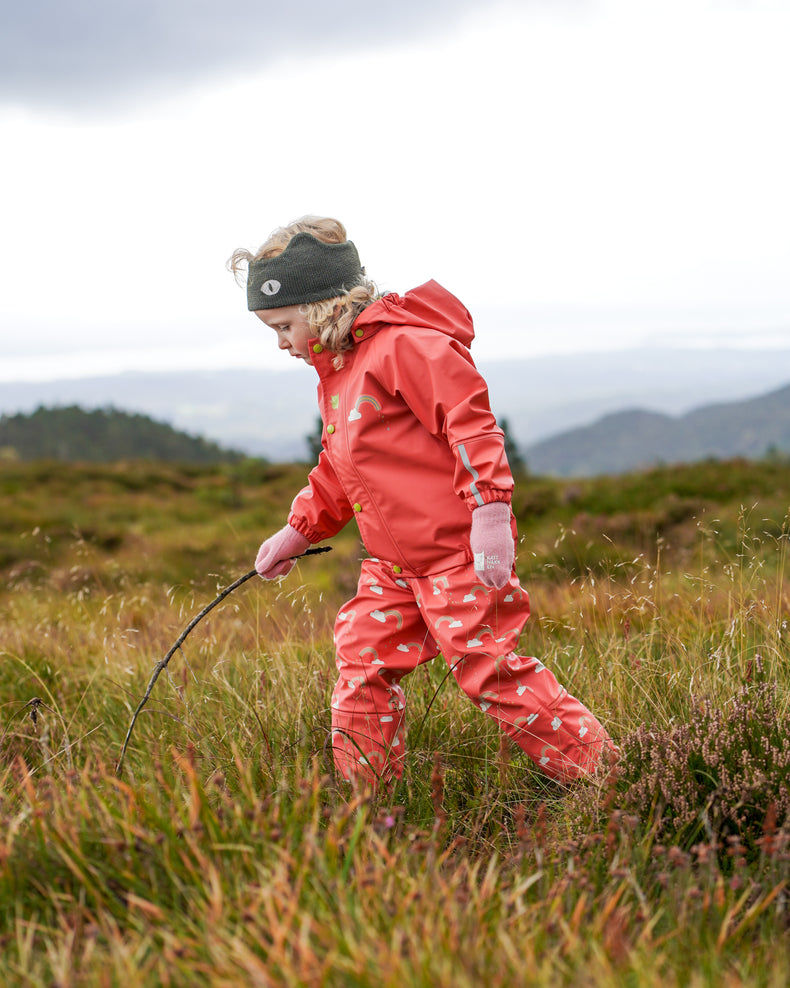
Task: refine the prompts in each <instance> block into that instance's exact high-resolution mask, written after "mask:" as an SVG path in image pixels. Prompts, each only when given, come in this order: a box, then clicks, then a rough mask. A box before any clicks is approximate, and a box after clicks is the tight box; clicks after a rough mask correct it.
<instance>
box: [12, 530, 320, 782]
mask: <svg viewBox="0 0 790 988" xmlns="http://www.w3.org/2000/svg"><path fill="white" fill-rule="evenodd" d="M331 548H332V546H330V545H323V546H320V547H318V548H313V549H307V550H306V551H305V552H303V553H300V555H298V556H291V559H301V558H302V557H303V556H315V555H317V554H318V553H320V552H329V550H330V549H331ZM257 575H258V571H257V570H254V569H252V570H250V572H249V573H245V574H244V576H240V577H239V578H238V580H236V582H235V583H231V585H230V586H229V587H225V589H224V590H223V591H222V593H221V594H219V595H218V596H217V597H215V598H214V600H212V601H211V603H210V604H209V605H208V606H207V607H204V608H203V610H202V611H201V612H200V614H198V615H197V616H196V617H194V618H192V620H191V621H190V622H189V624H188V625H187V626H186V628H184V630H183V631H182V632H181V634H180V635H179V636H178V639H177V640H176V641H175V642H174V643H173V646H172V647H171V649H170V651H169V652H168V653H167V655H166V656H165V657H164V658H163V659H160V661H159V662H157V664H156V666H155V667H154V673H153V675H152V676H151V680H150V682H149V683H148V687H147V689H146V691H145V693H144V694H143V698H142V700H140V702H139V703H138V704H137V709H136V710H135V712H134V714H133V715H132V721H131V723H130V724H129V730H128V731H127V732H126V738H125V740H124V742H123V748H121V756H120V758H119V759H118V764H117V765H116V766H115V774H116V776H120V774H121V772H122V771H123V761H124V758H125V757H126V749H127V748H128V746H129V739H130V738H131V736H132V731H133V730H134V725H135V723H136V722H137V718H138V716H139V714H140V711H141V710H142V709H143V707H144V706H145V705H146V703H147V702H148V698H149V697H150V696H151V691H152V690H153V688H154V683H155V682H156V681H157V679H158V678H159V674H160V673H161V672H162V670H163V669H166V668H167V664H168V662H169V661H170V659H171V658H172V657H173V655H174V654H175V653H176V652H177V651H178V650H179V648H181V646H182V645H183V644H184V641H185V640H186V637H187V635H188V634H189V633H190V631H192V629H193V628H194V627H195V625H197V624H198V623H199V622H200V621H202V620H203V618H204V617H205V616H206V615H207V614H208V613H209V611H211V610H213V609H214V608H215V607H216V606H217V604H220V603H222V601H223V600H224V599H225V598H226V597H227V596H228V595H229V594H232V593H233V591H234V590H238V588H239V587H240V586H241V585H242V584H244V583H246V582H247V581H248V580H251V579H252V578H253V577H254V576H257ZM31 702H32V701H31Z"/></svg>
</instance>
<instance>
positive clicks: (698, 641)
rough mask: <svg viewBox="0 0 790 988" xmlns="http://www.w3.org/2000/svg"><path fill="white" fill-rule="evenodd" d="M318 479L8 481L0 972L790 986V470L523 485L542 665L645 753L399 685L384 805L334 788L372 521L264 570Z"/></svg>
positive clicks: (523, 562)
mask: <svg viewBox="0 0 790 988" xmlns="http://www.w3.org/2000/svg"><path fill="white" fill-rule="evenodd" d="M303 476H304V467H303V466H298V465H276V466H275V465H266V464H263V463H260V462H252V461H241V462H237V463H232V464H224V465H212V466H200V465H192V466H187V465H173V464H167V463H151V462H134V463H116V464H86V463H82V464H67V463H56V462H53V461H39V462H35V463H15V462H6V463H2V464H0V508H1V509H2V510H0V573H2V582H1V583H0V613H2V620H1V621H0V983H2V984H5V985H16V984H19V985H33V986H39V985H41V986H45V985H46V986H52V985H58V986H62V988H65V986H71V985H87V986H104V985H108V986H109V985H124V986H125V988H133V986H138V985H139V986H143V985H145V986H149V985H190V986H194V985H226V986H231V985H234V986H236V985H262V986H268V985H326V986H348V985H352V986H363V985H364V986H367V985H377V986H379V985H384V986H395V985H398V986H401V985H410V986H448V988H449V986H453V988H457V986H461V988H463V986H467V985H468V986H475V988H477V986H478V985H480V984H485V985H490V986H497V985H503V986H504V985H508V986H511V985H536V986H538V985H539V986H549V985H552V986H553V985H560V984H562V985H566V984H567V985H582V984H583V985H612V986H615V985H633V986H645V988H653V986H659V985H661V986H662V988H666V986H680V985H683V986H689V985H691V986H695V985H717V986H726V988H730V986H739V985H761V986H774V985H776V986H778V985H782V986H784V985H786V984H787V983H788V980H790V955H789V954H788V936H789V934H788V925H789V923H790V899H789V898H788V896H789V895H790V886H789V884H788V883H790V818H789V816H788V813H789V811H790V799H789V797H788V793H789V792H790V789H789V788H788V782H789V781H790V731H788V685H789V683H790V673H788V643H787V638H788V623H787V622H788V614H787V611H788V593H789V590H790V585H789V583H788V573H787V542H788V537H789V535H790V528H789V526H790V519H789V518H788V508H789V507H790V467H788V465H787V464H783V463H781V462H762V463H750V462H746V461H731V462H726V463H717V462H709V463H698V464H694V465H688V466H682V467H675V468H662V469H656V470H651V471H648V472H643V473H635V474H630V475H627V476H623V477H617V478H597V479H590V480H574V481H572V482H571V481H564V482H561V481H555V480H548V479H544V478H540V477H524V478H521V480H520V481H519V484H518V490H517V495H516V498H515V502H514V509H515V511H516V514H517V516H518V520H519V530H520V536H521V543H520V546H519V557H518V570H519V573H520V575H521V577H522V580H523V582H524V585H525V586H526V588H527V589H528V590H529V592H530V597H531V601H532V607H533V615H532V618H531V620H530V621H529V623H528V625H527V628H526V630H525V633H524V641H523V643H522V644H523V649H524V650H525V651H526V652H527V653H529V654H535V655H538V656H540V657H541V658H542V659H543V661H545V662H546V663H547V664H549V665H551V666H552V667H553V668H555V669H556V670H557V672H558V675H559V678H560V679H561V680H562V681H563V682H564V683H565V684H566V685H567V686H568V688H569V689H571V691H572V692H575V693H576V694H577V695H579V696H581V697H583V698H584V700H585V702H587V703H589V705H590V706H591V707H592V709H594V710H595V711H596V713H597V714H598V715H599V716H600V717H601V719H602V720H603V721H604V722H605V724H606V725H607V727H608V728H609V729H610V731H611V732H612V734H613V735H614V736H615V737H616V739H617V740H618V742H619V744H620V745H621V748H622V759H621V761H620V763H619V764H618V765H617V766H616V767H615V768H613V770H612V771H611V772H610V773H609V774H608V775H606V776H605V777H604V778H602V779H601V780H598V781H595V782H590V783H587V784H583V785H581V786H578V787H576V788H573V789H566V788H563V787H562V786H560V785H558V784H556V783H552V782H550V781H548V780H546V779H545V778H544V777H543V776H541V775H540V774H539V773H538V772H537V771H536V770H535V769H534V768H533V767H532V766H531V765H530V764H529V763H528V762H527V761H526V760H525V758H524V756H523V755H522V754H521V752H520V751H519V750H518V749H515V748H514V747H513V746H511V744H510V742H509V741H508V740H507V739H504V738H503V737H502V736H500V734H499V732H498V731H497V729H496V727H495V726H493V725H492V724H491V723H490V722H489V721H488V720H487V719H486V718H485V717H484V716H483V715H482V714H481V713H480V712H479V711H477V710H475V709H474V708H473V707H472V705H471V704H469V703H468V702H467V701H465V700H464V699H462V698H461V697H460V696H459V695H458V691H457V689H456V688H455V684H454V682H453V681H452V679H451V680H450V681H449V682H448V678H447V673H446V666H444V665H443V664H442V663H441V660H436V661H434V662H432V663H428V664H427V665H426V666H424V667H422V668H421V669H419V670H418V671H417V672H416V673H415V674H414V675H413V676H412V677H410V679H409V680H407V681H405V682H404V686H405V689H406V694H407V698H408V715H409V725H410V726H409V734H408V746H409V755H408V759H407V767H406V772H405V775H404V779H403V780H402V782H401V784H400V785H399V786H398V788H397V789H396V790H395V791H394V792H390V793H387V794H386V795H383V794H382V795H380V796H378V797H371V796H366V795H355V794H353V793H349V792H347V791H345V789H344V788H343V785H342V784H341V783H339V781H338V780H337V779H335V778H334V776H333V772H332V764H331V757H330V752H329V741H328V725H329V713H328V704H329V698H330V691H331V686H332V683H333V681H334V666H333V653H332V624H333V619H334V615H335V612H336V610H337V608H338V607H339V606H340V604H341V603H342V601H343V600H344V599H346V598H347V597H348V595H349V594H350V593H351V592H352V589H353V587H354V585H355V582H356V576H357V571H358V559H359V557H360V554H361V553H360V545H359V542H358V540H357V538H356V537H355V532H354V531H353V530H352V528H351V527H350V528H349V529H348V530H346V531H344V532H343V533H341V535H340V536H339V537H338V538H337V539H336V540H334V542H333V551H332V552H330V553H328V554H326V555H325V556H320V557H314V558H310V559H305V560H303V561H301V562H300V563H299V564H298V566H297V568H296V569H295V570H294V571H293V572H292V573H291V574H290V575H289V576H288V577H287V578H286V579H285V580H283V581H282V582H279V583H276V582H275V583H264V582H263V581H259V580H257V579H256V580H254V581H251V582H249V583H247V584H245V586H244V587H243V588H241V589H239V590H238V591H236V592H235V593H234V594H233V595H231V596H229V597H228V598H227V599H226V600H225V601H224V602H223V603H222V604H221V605H220V606H218V607H217V608H216V609H215V610H213V611H212V612H211V614H210V615H209V616H207V617H206V619H205V620H204V621H202V622H201V623H200V624H199V625H198V626H197V627H196V628H195V629H194V631H193V632H192V634H191V636H190V637H189V638H188V639H187V640H186V642H185V643H184V645H183V647H182V648H181V649H180V650H179V651H178V652H177V653H176V654H175V655H174V656H173V659H172V661H171V662H170V663H169V665H168V667H167V670H166V672H165V673H164V674H163V675H162V676H161V677H160V678H159V680H158V681H157V683H156V687H155V689H154V691H153V694H152V696H151V699H150V701H149V702H148V704H147V705H146V707H145V708H144V709H143V711H142V712H141V715H140V718H139V720H138V722H137V724H136V726H135V731H134V734H133V735H132V737H131V741H130V745H129V749H128V752H127V754H126V758H125V763H124V766H123V770H122V772H120V773H118V771H117V762H118V757H119V753H120V750H121V746H122V743H123V740H124V736H125V734H126V731H127V727H128V725H129V721H130V717H131V714H132V712H133V710H134V708H135V706H136V705H137V703H138V701H139V699H140V697H141V695H142V694H143V691H144V689H145V686H146V684H147V683H148V681H149V677H150V675H151V672H152V669H153V668H154V666H155V664H156V663H157V662H158V661H159V660H160V659H161V657H162V656H163V655H164V654H165V653H166V652H167V650H168V649H169V647H170V646H171V645H172V643H173V641H174V640H175V639H176V638H177V637H178V635H179V634H180V633H181V631H182V630H183V628H184V627H185V625H186V624H187V622H188V621H189V620H190V618H192V616H193V615H194V614H196V613H197V612H199V611H200V610H201V608H202V607H203V606H204V605H205V604H206V603H207V602H208V601H210V600H211V599H212V598H214V597H215V596H216V594H217V593H218V591H219V590H220V589H221V588H222V587H225V586H227V585H228V584H230V583H231V582H233V581H234V580H235V579H236V578H237V577H238V576H239V575H240V574H242V573H244V572H245V571H247V570H249V568H250V567H251V565H252V559H253V558H254V554H255V551H256V549H257V546H258V544H259V543H260V541H261V540H262V539H263V538H264V537H265V536H266V535H268V534H270V533H271V532H272V531H274V530H275V529H276V528H278V527H279V526H280V525H281V524H282V522H283V518H284V515H285V512H286V511H287V507H288V504H289V502H290V498H291V497H292V495H293V493H294V492H295V490H296V489H297V488H298V486H299V485H300V483H301V481H302V479H303Z"/></svg>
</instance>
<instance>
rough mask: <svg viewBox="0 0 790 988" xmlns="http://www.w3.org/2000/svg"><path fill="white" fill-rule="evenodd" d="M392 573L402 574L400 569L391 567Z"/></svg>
mask: <svg viewBox="0 0 790 988" xmlns="http://www.w3.org/2000/svg"><path fill="white" fill-rule="evenodd" d="M392 572H393V573H402V572H403V570H402V569H401V567H400V566H393V567H392Z"/></svg>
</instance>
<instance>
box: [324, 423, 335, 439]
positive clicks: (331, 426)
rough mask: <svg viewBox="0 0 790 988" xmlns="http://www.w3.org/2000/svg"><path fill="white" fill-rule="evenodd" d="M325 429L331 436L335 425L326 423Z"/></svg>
mask: <svg viewBox="0 0 790 988" xmlns="http://www.w3.org/2000/svg"><path fill="white" fill-rule="evenodd" d="M326 431H327V432H328V433H329V435H330V436H331V435H332V433H333V432H334V431H335V427H334V426H333V425H328V426H327V427H326Z"/></svg>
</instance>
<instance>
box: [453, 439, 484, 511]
mask: <svg viewBox="0 0 790 988" xmlns="http://www.w3.org/2000/svg"><path fill="white" fill-rule="evenodd" d="M458 452H459V453H460V454H461V462H462V463H463V465H464V466H465V467H466V469H467V470H468V471H469V473H470V474H471V475H472V481H471V483H470V484H469V490H470V492H471V493H472V495H473V496H474V499H475V501H477V504H478V507H479V506H480V505H481V504H484V503H485V502H484V501H483V498H482V496H481V494H480V491H479V490H478V489H477V484H476V481H477V480H479V479H480V474H479V473H478V472H477V470H475V468H474V467H473V466H472V463H471V461H470V459H469V454H468V453H467V452H466V447H465V446H464V445H463V443H461V444H460V445H459V446H458Z"/></svg>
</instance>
